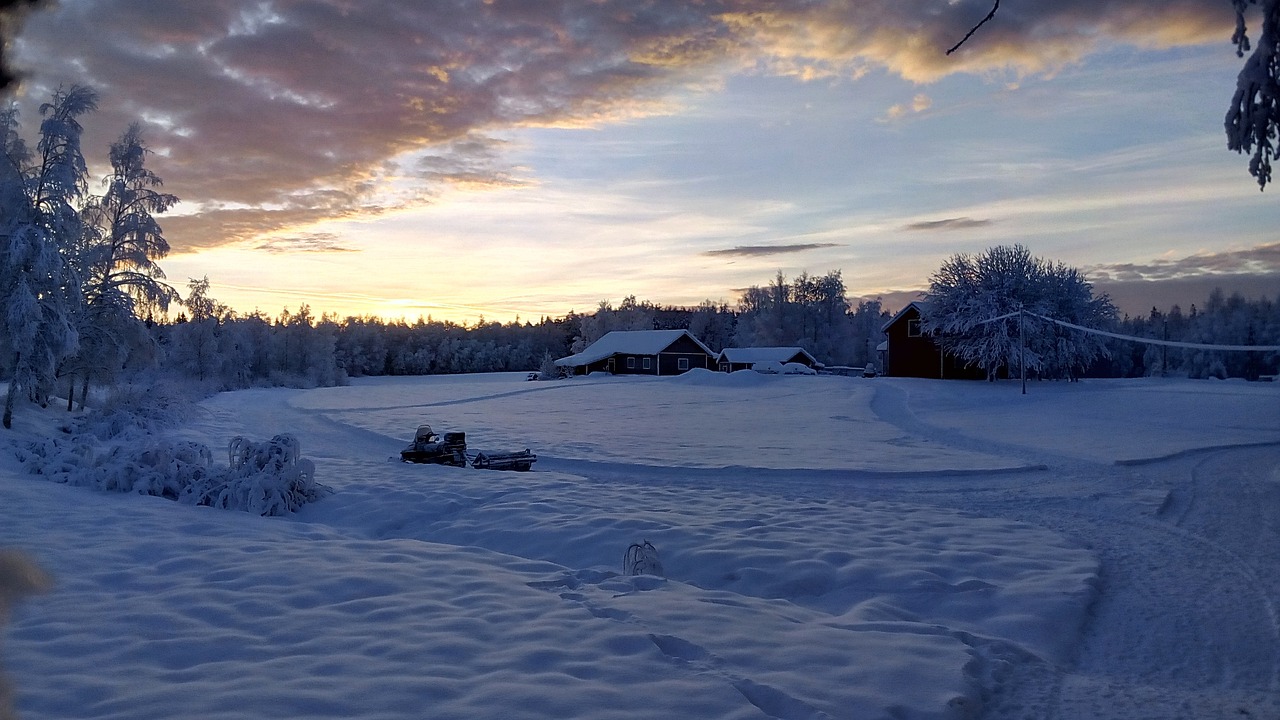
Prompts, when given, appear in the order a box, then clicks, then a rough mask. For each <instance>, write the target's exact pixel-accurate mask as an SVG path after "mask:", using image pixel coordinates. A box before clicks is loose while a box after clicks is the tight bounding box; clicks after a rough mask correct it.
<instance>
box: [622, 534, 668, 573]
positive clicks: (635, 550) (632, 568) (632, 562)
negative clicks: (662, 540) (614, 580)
mask: <svg viewBox="0 0 1280 720" xmlns="http://www.w3.org/2000/svg"><path fill="white" fill-rule="evenodd" d="M622 574H623V575H657V576H659V577H663V574H662V560H661V559H660V558H659V557H658V548H656V547H654V546H653V543H651V542H649V541H648V540H645V541H644V542H642V543H631V547H629V548H627V554H626V555H624V556H623V557H622Z"/></svg>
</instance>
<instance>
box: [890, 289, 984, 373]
mask: <svg viewBox="0 0 1280 720" xmlns="http://www.w3.org/2000/svg"><path fill="white" fill-rule="evenodd" d="M923 310H924V306H923V305H921V304H920V303H918V302H913V303H910V304H908V305H907V306H906V307H904V308H902V309H901V310H899V311H898V314H896V315H894V316H893V317H892V318H891V319H890V320H889V322H887V323H885V324H884V327H882V328H881V332H883V333H884V334H885V336H886V337H887V339H886V340H885V342H884V348H885V349H884V356H883V358H884V359H883V364H884V374H885V375H888V376H890V377H918V378H939V379H940V378H951V379H963V380H981V379H982V378H984V377H986V373H985V372H984V371H982V370H981V369H979V368H976V367H967V366H966V364H965V362H964V361H962V360H960V359H958V358H956V357H955V356H954V355H952V354H951V353H949V352H944V351H943V350H942V348H941V347H939V346H938V343H937V342H935V341H934V339H933V337H932V336H930V335H929V333H926V332H924V330H923V329H922V328H921V326H920V319H921V315H922V314H923Z"/></svg>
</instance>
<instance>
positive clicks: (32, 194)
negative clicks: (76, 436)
mask: <svg viewBox="0 0 1280 720" xmlns="http://www.w3.org/2000/svg"><path fill="white" fill-rule="evenodd" d="M97 102H98V96H97V93H95V92H94V91H93V90H92V89H90V88H87V87H84V86H82V85H73V86H71V87H70V88H66V89H63V88H59V89H58V90H57V91H56V92H55V93H54V96H53V99H52V100H51V101H50V102H47V103H44V104H43V105H41V106H40V114H41V115H42V116H43V118H44V119H43V120H42V121H41V123H40V141H39V143H38V144H37V145H36V153H35V161H34V164H33V165H31V166H29V167H28V166H26V165H25V160H24V158H23V156H24V154H25V151H24V148H23V146H22V144H21V143H20V142H19V141H18V140H16V139H15V137H16V133H15V134H14V136H12V137H11V136H10V134H9V133H6V146H5V162H6V163H8V164H9V165H10V167H9V168H8V169H7V170H6V177H7V178H8V179H9V180H10V181H12V180H13V179H14V178H16V179H17V180H18V182H19V184H20V188H21V193H20V195H21V197H20V198H19V197H18V194H15V193H13V192H11V191H6V192H4V196H5V199H6V200H10V198H13V199H12V200H11V201H12V202H13V203H14V204H12V205H5V206H4V207H3V212H4V217H3V219H2V220H0V228H2V229H0V236H3V238H4V244H3V247H2V248H0V253H2V255H0V297H3V299H4V301H5V308H4V313H3V317H0V323H2V324H3V334H4V338H5V340H6V344H7V345H8V349H9V352H11V353H12V356H13V362H12V368H11V369H12V373H13V374H12V376H11V377H10V379H9V393H8V395H7V397H6V399H5V410H4V420H3V423H4V426H5V427H6V428H8V427H11V426H12V423H13V408H14V401H15V399H16V398H17V396H18V394H19V393H25V395H26V396H27V397H28V398H29V399H33V400H41V399H43V398H44V396H45V395H46V393H47V392H48V389H49V387H50V384H51V383H52V381H53V375H54V371H55V369H56V367H57V363H58V362H59V361H60V360H61V359H63V358H65V357H67V356H68V355H70V354H72V353H74V352H75V350H76V345H77V341H78V336H77V333H76V329H75V324H74V321H75V311H76V309H77V306H78V304H79V302H80V278H79V277H78V276H77V273H76V272H75V269H74V267H73V266H72V264H71V262H70V258H71V255H72V252H73V249H74V247H75V246H76V245H77V244H78V243H79V242H80V240H81V233H82V231H83V226H82V224H81V218H80V213H79V212H78V211H77V209H76V204H77V202H78V201H79V200H80V198H81V197H83V196H84V193H85V189H86V184H85V178H86V175H87V174H88V170H87V168H86V166H85V161H84V155H83V154H82V153H81V150H80V137H81V134H82V131H83V128H82V127H81V126H80V122H79V117H80V116H81V115H83V114H85V113H87V112H90V111H92V110H94V109H95V108H96V107H97ZM9 117H10V120H9V121H8V122H9V123H10V125H9V129H12V123H13V121H14V120H13V118H14V117H15V116H14V115H13V114H11V115H10V116H9Z"/></svg>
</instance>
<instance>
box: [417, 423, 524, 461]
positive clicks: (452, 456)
mask: <svg viewBox="0 0 1280 720" xmlns="http://www.w3.org/2000/svg"><path fill="white" fill-rule="evenodd" d="M400 460H401V461H403V462H412V463H434V464H437V465H452V466H454V467H466V466H467V465H470V466H471V467H473V468H475V469H477V470H517V471H520V472H524V471H527V470H529V469H530V468H532V467H533V464H534V463H535V462H537V460H538V456H537V455H534V454H533V453H531V452H529V449H528V448H525V449H524V450H519V451H516V452H490V451H468V450H467V434H466V433H464V432H446V433H445V434H444V436H443V437H441V436H440V435H438V434H437V433H436V432H435V431H434V430H432V429H431V426H430V425H421V426H419V427H418V431H417V432H416V433H414V435H413V442H411V443H409V444H408V445H407V446H406V447H405V449H403V450H401V451H400Z"/></svg>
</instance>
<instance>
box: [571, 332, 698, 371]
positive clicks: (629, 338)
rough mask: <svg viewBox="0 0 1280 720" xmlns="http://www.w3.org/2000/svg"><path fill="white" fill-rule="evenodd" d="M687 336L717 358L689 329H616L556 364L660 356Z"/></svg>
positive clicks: (583, 363) (587, 363) (582, 363)
mask: <svg viewBox="0 0 1280 720" xmlns="http://www.w3.org/2000/svg"><path fill="white" fill-rule="evenodd" d="M684 335H688V336H689V339H690V340H692V341H694V342H695V343H697V345H698V347H700V348H702V350H703V351H705V352H706V353H707V354H708V355H711V356H712V357H714V356H715V353H713V352H711V350H710V349H709V348H708V347H707V346H706V345H703V344H702V341H701V340H699V339H698V338H696V337H694V336H693V335H692V334H690V332H689V331H688V330H613V331H611V332H607V333H605V335H604V337H602V338H600V339H599V340H597V341H595V342H593V343H591V344H590V345H589V346H587V348H586V349H585V350H583V351H582V352H580V353H578V354H576V355H570V356H569V357H563V358H560V359H559V360H556V365H559V366H562V367H577V366H579V365H590V364H591V363H593V362H597V361H600V360H604V359H605V358H607V357H611V356H613V355H657V354H658V353H660V352H662V351H663V350H666V349H667V348H669V347H671V345H672V343H674V342H675V341H676V340H679V339H680V338H681V336H684Z"/></svg>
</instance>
